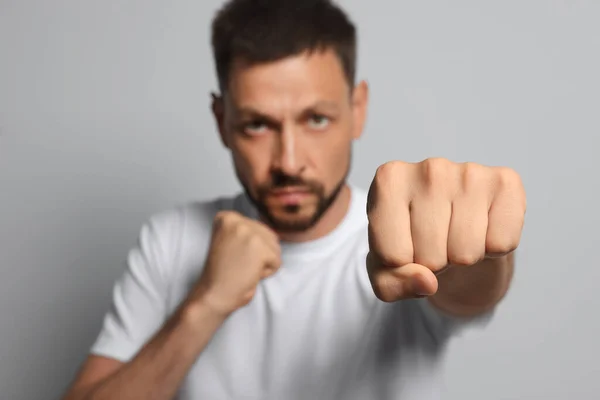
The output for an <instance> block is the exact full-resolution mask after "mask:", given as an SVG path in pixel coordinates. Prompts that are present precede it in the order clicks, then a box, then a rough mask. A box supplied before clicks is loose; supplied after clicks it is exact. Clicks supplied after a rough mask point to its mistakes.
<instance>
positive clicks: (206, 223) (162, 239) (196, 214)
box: [139, 195, 240, 269]
mask: <svg viewBox="0 0 600 400" xmlns="http://www.w3.org/2000/svg"><path fill="white" fill-rule="evenodd" d="M239 201H240V195H236V196H230V197H218V198H213V199H209V200H202V201H195V202H188V203H184V204H180V205H177V206H174V207H172V208H170V209H166V210H162V211H159V212H157V213H155V214H153V215H151V216H150V217H149V218H148V220H147V221H146V223H145V224H144V225H143V226H142V229H141V232H140V240H139V242H140V246H141V247H142V248H145V250H146V251H150V252H152V253H153V254H154V255H156V256H158V257H160V261H161V264H162V265H164V266H169V267H170V268H169V269H173V268H174V267H175V264H179V263H181V262H182V261H183V260H185V259H186V258H189V257H190V256H193V255H194V254H196V253H198V252H199V250H201V249H202V247H203V244H207V243H208V241H209V240H210V234H211V231H212V221H213V219H214V217H215V215H216V214H217V213H218V212H219V211H221V210H235V209H236V208H237V207H239Z"/></svg>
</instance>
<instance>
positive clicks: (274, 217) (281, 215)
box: [266, 210, 318, 233]
mask: <svg viewBox="0 0 600 400" xmlns="http://www.w3.org/2000/svg"><path fill="white" fill-rule="evenodd" d="M287 211H288V212H286V210H278V211H277V212H270V213H268V215H267V216H266V217H267V221H268V222H269V225H270V226H271V228H272V229H274V230H276V231H279V232H286V233H294V232H304V231H306V230H308V229H310V228H312V227H313V226H314V225H315V224H316V223H317V222H318V218H317V217H316V213H315V212H308V213H306V212H302V211H300V210H299V211H296V212H295V213H293V214H292V213H289V210H287Z"/></svg>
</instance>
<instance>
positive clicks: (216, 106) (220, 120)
mask: <svg viewBox="0 0 600 400" xmlns="http://www.w3.org/2000/svg"><path fill="white" fill-rule="evenodd" d="M210 96H211V99H212V102H211V109H212V113H213V116H214V117H215V122H216V124H217V130H218V131H219V136H220V137H221V143H223V146H225V147H227V148H229V143H228V140H227V132H226V129H225V104H224V100H223V96H219V95H217V94H216V93H214V92H213V93H211V94H210Z"/></svg>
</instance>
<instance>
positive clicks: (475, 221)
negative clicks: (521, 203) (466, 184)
mask: <svg viewBox="0 0 600 400" xmlns="http://www.w3.org/2000/svg"><path fill="white" fill-rule="evenodd" d="M488 197H489V196H487V194H486V193H484V192H483V191H481V190H479V191H477V190H473V191H472V192H471V191H470V190H469V191H466V192H465V193H463V194H461V195H459V196H458V197H456V198H455V200H454V202H453V203H452V216H451V218H450V228H449V230H448V232H449V233H448V262H449V263H450V264H452V265H473V264H476V263H477V262H479V261H481V260H482V259H483V258H484V257H485V242H486V235H487V228H488V208H489V204H490V201H489V199H488Z"/></svg>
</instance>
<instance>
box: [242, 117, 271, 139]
mask: <svg viewBox="0 0 600 400" xmlns="http://www.w3.org/2000/svg"><path fill="white" fill-rule="evenodd" d="M268 128H269V127H268V126H267V124H266V123H265V122H264V121H260V120H256V121H250V122H248V123H245V124H243V125H242V130H243V131H244V133H247V134H249V135H260V134H263V133H265V132H266V131H267V129H268Z"/></svg>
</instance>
